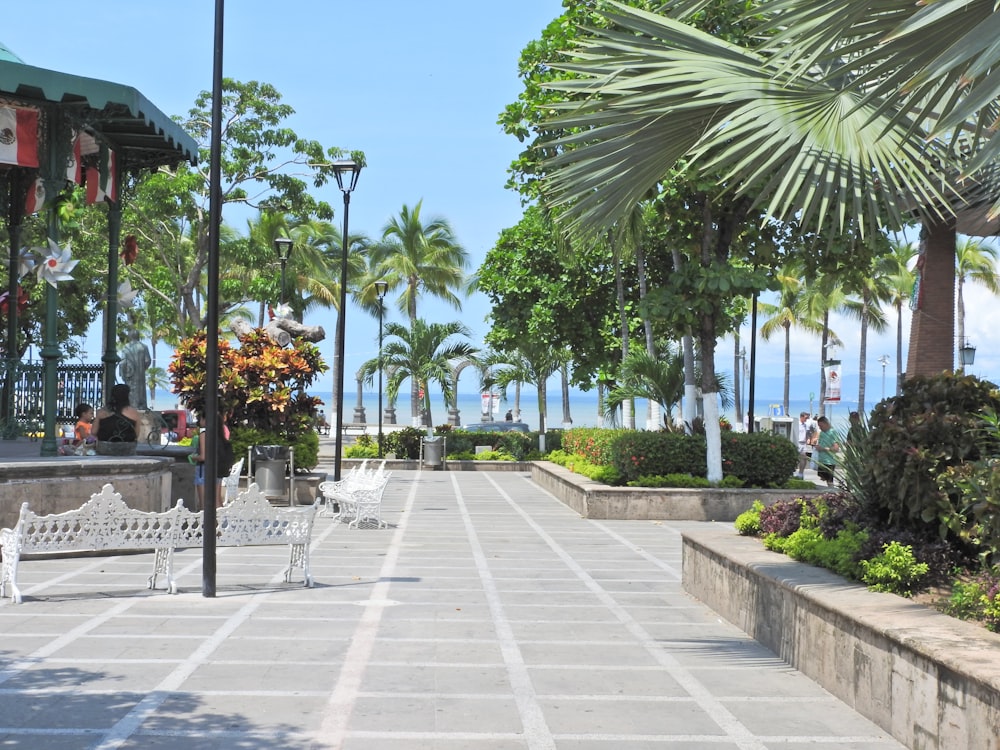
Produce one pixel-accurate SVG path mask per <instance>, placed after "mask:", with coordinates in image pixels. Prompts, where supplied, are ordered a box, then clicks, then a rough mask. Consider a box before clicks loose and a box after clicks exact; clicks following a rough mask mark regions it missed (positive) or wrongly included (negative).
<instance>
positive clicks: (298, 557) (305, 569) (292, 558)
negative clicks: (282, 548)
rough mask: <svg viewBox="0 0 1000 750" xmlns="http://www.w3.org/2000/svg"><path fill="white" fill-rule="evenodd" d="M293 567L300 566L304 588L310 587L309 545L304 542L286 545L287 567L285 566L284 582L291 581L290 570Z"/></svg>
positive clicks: (311, 582)
mask: <svg viewBox="0 0 1000 750" xmlns="http://www.w3.org/2000/svg"><path fill="white" fill-rule="evenodd" d="M295 568H302V576H303V578H304V579H305V585H306V588H312V585H313V579H312V574H311V573H310V572H309V547H308V545H305V544H290V545H288V567H287V568H285V583H291V582H292V571H293V570H294V569H295Z"/></svg>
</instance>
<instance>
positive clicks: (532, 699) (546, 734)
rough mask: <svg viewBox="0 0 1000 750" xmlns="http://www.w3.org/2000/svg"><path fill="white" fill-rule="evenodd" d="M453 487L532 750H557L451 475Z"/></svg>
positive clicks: (455, 481) (484, 557)
mask: <svg viewBox="0 0 1000 750" xmlns="http://www.w3.org/2000/svg"><path fill="white" fill-rule="evenodd" d="M451 486H452V491H453V492H454V493H455V499H456V500H457V501H458V511H459V514H460V515H461V517H462V522H463V523H464V524H465V532H466V534H467V535H468V537H469V546H470V547H471V549H472V559H473V561H474V562H475V565H476V571H477V572H478V573H479V580H480V581H481V582H482V585H483V591H484V593H485V594H486V604H487V606H488V607H489V610H490V615H491V619H492V621H493V627H494V628H495V629H496V634H497V641H498V642H499V646H500V654H501V656H502V657H503V662H504V665H505V666H506V667H507V678H508V679H509V680H510V685H511V689H512V690H513V693H514V702H515V703H516V704H517V712H518V714H519V715H520V717H521V724H522V725H523V726H524V731H525V739H526V740H527V742H528V748H529V750H555V748H556V744H555V740H554V739H553V738H552V732H551V731H550V730H549V726H548V724H547V723H546V721H545V714H544V712H543V711H542V708H541V706H540V705H539V704H538V697H537V696H536V695H535V687H534V685H533V684H532V682H531V675H529V674H528V670H527V668H526V666H525V664H524V657H523V656H522V654H521V649H520V648H519V647H518V645H517V639H516V638H515V637H514V632H513V630H511V627H510V622H509V621H508V619H507V616H506V614H505V612H504V606H503V601H502V600H501V598H500V594H499V592H498V591H497V585H496V581H495V580H494V578H493V573H492V572H491V571H490V566H489V562H488V561H487V559H486V553H485V552H484V551H483V546H482V543H481V542H480V540H479V536H478V534H477V533H476V527H475V526H474V525H473V523H472V519H471V518H470V516H469V508H468V506H467V505H466V503H465V498H464V497H463V495H462V488H461V487H459V484H458V479H457V478H456V477H455V474H454V473H453V474H452V475H451Z"/></svg>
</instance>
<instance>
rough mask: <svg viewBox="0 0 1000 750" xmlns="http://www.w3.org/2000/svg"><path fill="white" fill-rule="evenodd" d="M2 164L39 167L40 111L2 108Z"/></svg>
mask: <svg viewBox="0 0 1000 750" xmlns="http://www.w3.org/2000/svg"><path fill="white" fill-rule="evenodd" d="M0 163H2V164H14V165H16V166H18V167H37V166H38V110H37V109H29V108H28V107H10V106H0Z"/></svg>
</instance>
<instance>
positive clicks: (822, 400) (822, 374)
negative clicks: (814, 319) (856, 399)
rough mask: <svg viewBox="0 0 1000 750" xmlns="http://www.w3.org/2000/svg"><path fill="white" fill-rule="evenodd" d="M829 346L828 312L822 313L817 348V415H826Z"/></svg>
mask: <svg viewBox="0 0 1000 750" xmlns="http://www.w3.org/2000/svg"><path fill="white" fill-rule="evenodd" d="M829 345H830V311H829V310H826V311H824V313H823V341H822V344H821V345H820V348H819V415H820V416H821V417H822V416H825V415H826V350H827V347H828V346H829Z"/></svg>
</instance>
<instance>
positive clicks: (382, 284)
mask: <svg viewBox="0 0 1000 750" xmlns="http://www.w3.org/2000/svg"><path fill="white" fill-rule="evenodd" d="M387 291H389V282H388V281H383V280H381V279H379V280H378V281H376V282H375V293H376V294H377V295H378V457H379V458H382V315H383V313H384V312H385V304H384V303H385V293H386V292H387Z"/></svg>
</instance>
